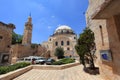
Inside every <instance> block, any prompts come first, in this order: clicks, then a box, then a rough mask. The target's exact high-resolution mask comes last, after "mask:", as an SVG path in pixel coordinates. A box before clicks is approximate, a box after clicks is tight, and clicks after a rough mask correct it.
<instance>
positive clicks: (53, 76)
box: [13, 65, 104, 80]
mask: <svg viewBox="0 0 120 80" xmlns="http://www.w3.org/2000/svg"><path fill="white" fill-rule="evenodd" d="M13 80H104V79H102V78H101V76H100V75H90V74H87V73H85V72H84V71H83V66H82V65H79V66H75V67H71V68H67V69H63V70H39V69H32V70H30V71H28V72H27V73H25V74H23V75H21V76H19V77H17V78H15V79H13Z"/></svg>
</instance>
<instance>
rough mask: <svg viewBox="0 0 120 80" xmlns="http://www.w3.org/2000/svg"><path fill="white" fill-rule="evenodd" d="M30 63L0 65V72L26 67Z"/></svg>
mask: <svg viewBox="0 0 120 80" xmlns="http://www.w3.org/2000/svg"><path fill="white" fill-rule="evenodd" d="M28 65H30V63H26V62H21V63H16V64H13V65H10V66H2V67H0V74H5V73H8V72H10V71H14V70H16V69H19V68H23V67H26V66H28Z"/></svg>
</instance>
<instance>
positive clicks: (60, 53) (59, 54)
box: [54, 47, 64, 59]
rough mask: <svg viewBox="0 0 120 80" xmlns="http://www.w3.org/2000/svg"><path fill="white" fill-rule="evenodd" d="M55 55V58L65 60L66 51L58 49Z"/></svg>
mask: <svg viewBox="0 0 120 80" xmlns="http://www.w3.org/2000/svg"><path fill="white" fill-rule="evenodd" d="M54 54H55V56H57V58H58V59H60V58H63V57H64V50H63V48H61V47H57V48H56V49H55V53H54Z"/></svg>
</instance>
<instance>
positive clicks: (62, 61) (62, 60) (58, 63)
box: [53, 58, 75, 65]
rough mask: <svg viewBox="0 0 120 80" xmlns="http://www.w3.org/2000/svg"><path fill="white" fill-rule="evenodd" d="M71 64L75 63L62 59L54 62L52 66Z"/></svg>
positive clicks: (72, 60)
mask: <svg viewBox="0 0 120 80" xmlns="http://www.w3.org/2000/svg"><path fill="white" fill-rule="evenodd" d="M73 62H75V60H74V59H71V58H64V59H61V60H59V61H56V62H54V63H53V65H62V64H68V63H73Z"/></svg>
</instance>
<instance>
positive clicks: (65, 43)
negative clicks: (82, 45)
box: [42, 25, 77, 57]
mask: <svg viewBox="0 0 120 80" xmlns="http://www.w3.org/2000/svg"><path fill="white" fill-rule="evenodd" d="M76 42H77V35H76V34H75V33H74V31H73V30H72V29H71V28H70V27H69V26H66V25H62V26H59V27H58V28H57V29H56V30H55V32H54V33H53V35H51V36H50V37H49V39H48V41H47V42H43V43H42V46H44V47H46V48H47V49H48V50H49V51H50V55H51V57H54V52H55V49H56V48H57V47H62V48H63V49H64V51H65V54H64V56H72V57H73V56H74V57H75V56H77V54H76V51H75V45H76Z"/></svg>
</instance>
